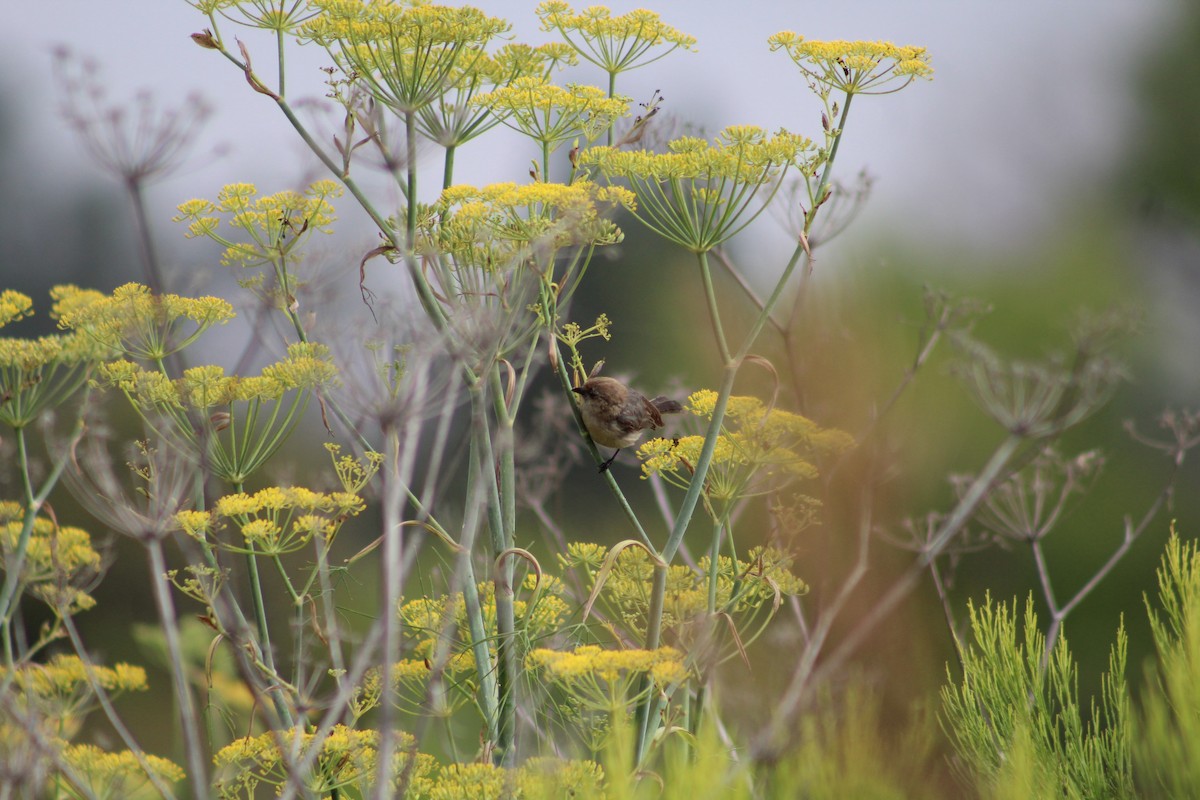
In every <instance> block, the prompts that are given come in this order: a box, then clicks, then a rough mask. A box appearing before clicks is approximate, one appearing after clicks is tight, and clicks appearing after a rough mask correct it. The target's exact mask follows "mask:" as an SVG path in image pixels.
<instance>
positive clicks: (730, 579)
mask: <svg viewBox="0 0 1200 800" xmlns="http://www.w3.org/2000/svg"><path fill="white" fill-rule="evenodd" d="M604 556H605V549H604V548H603V547H601V546H600V545H596V544H591V543H587V542H582V543H572V544H570V545H568V547H567V556H566V558H563V559H562V561H563V563H564V566H571V567H574V566H581V567H583V569H584V571H585V573H586V575H587V577H588V579H589V580H591V581H593V582H594V581H595V580H597V578H598V576H599V572H600V570H599V568H598V567H599V565H600V564H602V562H603V560H604ZM792 561H793V560H792V557H791V556H790V555H788V554H787V553H785V552H783V551H781V550H778V549H776V548H769V547H768V548H763V547H755V548H753V549H751V550H750V552H749V553H748V554H747V559H746V560H745V561H743V560H740V559H739V560H737V561H736V562H735V561H734V560H733V559H730V558H729V557H727V556H721V557H720V558H719V559H718V561H717V569H716V575H715V579H716V582H717V588H716V609H717V610H718V611H724V612H728V613H739V614H753V613H755V612H757V611H759V610H760V609H762V608H763V607H764V606H765V605H767V604H769V603H770V604H774V603H775V602H776V601H777V600H778V599H779V598H780V597H782V596H784V595H799V594H804V593H805V592H807V591H808V586H807V585H806V584H805V583H804V581H802V580H801V579H800V578H798V577H796V575H795V574H794V573H793V572H792ZM709 565H710V561H709V559H708V557H707V556H706V557H704V558H702V559H700V561H699V563H698V565H697V566H698V567H699V569H698V570H693V569H691V568H690V567H687V566H684V565H681V564H679V565H673V566H671V567H669V568H668V570H667V589H666V593H665V595H664V601H663V625H664V626H665V627H668V628H679V627H680V626H682V625H684V624H686V623H688V622H690V621H692V620H694V619H698V618H700V617H702V616H703V615H705V614H706V613H707V612H708V607H709V606H708V604H709V585H708V581H709V572H710V571H711V570H710V567H709ZM653 578H654V564H653V563H652V562H651V560H650V558H649V556H648V555H647V554H646V552H645V551H644V550H642V549H641V548H637V547H629V548H626V549H625V550H622V551H621V553H620V555H619V556H617V559H616V561H615V562H614V563H613V566H612V569H611V570H610V571H609V572H608V574H607V575H606V577H605V581H604V586H603V590H602V597H603V598H604V599H605V601H606V602H608V603H609V604H611V606H612V608H613V609H614V611H615V613H616V615H617V616H618V617H619V618H620V619H621V620H622V621H623V622H624V623H625V625H626V626H627V627H628V628H629V629H630V630H633V631H641V630H642V629H643V628H644V626H645V622H646V616H647V614H648V613H649V606H650V597H649V592H648V590H647V587H649V586H650V584H651V582H652V581H653ZM678 634H679V632H677V635H678Z"/></svg>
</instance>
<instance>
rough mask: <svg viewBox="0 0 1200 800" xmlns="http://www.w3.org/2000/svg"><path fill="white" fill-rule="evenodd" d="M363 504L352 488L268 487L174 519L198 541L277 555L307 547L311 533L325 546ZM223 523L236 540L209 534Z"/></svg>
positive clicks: (230, 497)
mask: <svg viewBox="0 0 1200 800" xmlns="http://www.w3.org/2000/svg"><path fill="white" fill-rule="evenodd" d="M365 508H366V501H364V500H363V499H362V498H361V497H360V496H359V495H357V494H355V493H353V492H332V493H324V492H314V491H312V490H311V489H306V488H304V487H303V486H291V487H287V488H282V487H278V486H269V487H267V488H266V489H262V490H260V491H258V492H255V493H254V494H246V493H245V492H239V493H237V494H230V495H226V496H224V497H222V498H221V499H219V500H217V502H216V504H215V505H214V507H213V510H212V511H195V510H190V511H181V512H180V513H179V514H177V515H176V517H175V519H176V522H178V524H179V527H180V528H181V529H182V530H183V531H184V532H185V533H187V534H188V535H190V536H193V537H195V538H196V539H199V540H201V541H212V542H213V543H215V544H217V545H218V546H220V547H222V548H224V549H227V550H231V551H233V552H237V553H249V552H255V553H261V554H264V555H270V556H278V555H283V554H284V553H291V552H294V551H296V550H299V549H300V548H302V547H305V546H307V545H308V543H309V542H310V541H312V539H313V537H318V538H319V539H320V540H321V541H322V542H323V544H324V545H326V546H327V545H328V543H329V542H330V541H332V540H333V538H334V537H335V536H336V535H337V532H338V530H339V529H340V528H341V526H342V523H343V522H345V521H346V519H348V518H350V517H353V516H357V515H358V514H360V513H362V511H363V510H364V509H365ZM227 524H228V525H230V526H232V527H235V528H237V530H238V531H239V533H240V535H241V542H240V543H231V542H224V541H222V540H220V539H215V537H214V534H215V533H216V532H217V531H219V530H220V529H221V528H222V527H224V526H225V525H227Z"/></svg>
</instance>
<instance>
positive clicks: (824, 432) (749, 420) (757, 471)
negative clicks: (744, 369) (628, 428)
mask: <svg viewBox="0 0 1200 800" xmlns="http://www.w3.org/2000/svg"><path fill="white" fill-rule="evenodd" d="M716 402H717V393H716V392H714V391H711V390H707V389H705V390H701V391H698V392H695V393H693V394H692V395H691V397H689V398H688V403H687V406H686V408H685V410H686V411H688V412H689V413H691V414H692V415H694V416H695V417H696V418H698V419H701V420H711V419H712V415H713V410H714V408H715V407H716ZM703 445H704V437H703V436H700V435H692V436H681V437H679V438H678V439H651V440H650V441H648V442H646V443H644V444H643V445H642V446H641V447H639V448H638V456H639V458H641V459H642V472H643V473H644V475H646V476H649V475H661V476H662V477H663V478H664V479H666V480H667V481H669V482H670V483H672V484H674V485H676V486H679V487H681V488H687V486H688V485H689V484H690V482H691V477H692V470H693V469H694V467H695V465H696V463H697V462H698V461H699V459H700V451H701V449H702V447H703ZM853 446H854V439H853V437H851V436H850V435H849V434H848V433H846V432H844V431H840V430H836V429H827V428H821V427H820V426H819V425H817V424H816V423H815V422H813V421H812V420H810V419H808V418H807V417H803V416H801V415H799V414H794V413H792V412H789V411H783V410H781V409H777V408H767V407H766V406H765V405H764V404H763V402H762V401H761V400H759V399H758V398H755V397H731V398H730V399H729V404H728V406H727V408H726V412H725V420H724V423H723V426H722V433H721V434H720V436H719V437H718V439H717V442H716V446H715V449H714V450H713V460H712V465H711V467H710V468H709V475H708V498H709V499H710V500H713V501H719V502H721V503H724V504H729V503H732V502H733V501H735V500H737V499H738V498H741V497H747V496H750V495H754V494H762V493H764V492H767V491H773V490H777V489H778V488H780V487H781V486H782V485H785V484H787V483H790V482H793V481H796V480H808V479H811V478H815V477H816V476H817V468H816V466H815V464H813V459H814V458H817V457H823V456H828V455H833V454H837V453H841V452H843V451H845V450H848V449H849V448H851V447H853Z"/></svg>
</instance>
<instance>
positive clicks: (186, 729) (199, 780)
mask: <svg viewBox="0 0 1200 800" xmlns="http://www.w3.org/2000/svg"><path fill="white" fill-rule="evenodd" d="M146 550H147V553H148V554H149V557H150V559H149V560H150V585H151V587H152V588H153V590H154V602H155V604H156V605H157V606H158V618H159V621H160V622H161V623H162V627H163V637H164V639H165V640H166V644H167V659H168V661H169V663H170V665H171V685H172V687H173V688H174V690H175V703H176V709H177V711H178V714H179V723H180V728H181V729H182V731H183V749H184V753H185V755H186V758H187V765H188V779H189V781H190V782H191V786H192V794H193V796H195V797H205V796H206V793H207V792H208V769H207V764H206V763H205V759H204V754H203V750H202V749H201V746H200V725H199V723H198V721H197V719H196V706H195V702H194V700H193V698H192V690H191V687H190V686H188V679H187V668H186V666H185V665H184V663H183V646H182V645H181V644H180V641H179V620H178V618H177V617H176V615H175V605H174V603H173V602H172V601H171V592H170V590H169V589H168V588H167V578H166V573H167V562H166V559H165V558H164V557H163V549H162V541H161V540H159V539H157V538H155V539H150V540H149V541H148V542H147V543H146Z"/></svg>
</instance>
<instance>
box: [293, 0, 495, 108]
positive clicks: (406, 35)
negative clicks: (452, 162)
mask: <svg viewBox="0 0 1200 800" xmlns="http://www.w3.org/2000/svg"><path fill="white" fill-rule="evenodd" d="M312 5H313V6H314V7H315V8H318V9H320V11H321V12H322V13H321V14H320V15H319V16H317V17H315V18H314V19H311V20H309V21H308V22H307V23H306V24H305V25H304V26H303V29H302V34H303V35H304V36H305V37H307V38H310V39H312V40H313V41H315V42H316V43H317V44H319V45H321V46H322V47H324V48H326V49H327V50H328V51H329V52H330V54H331V55H333V57H334V59H335V60H336V62H337V64H338V66H339V67H340V68H341V69H342V71H343V72H344V73H346V74H347V75H349V76H352V78H353V79H354V80H356V81H358V82H359V83H360V84H361V85H362V86H363V87H364V88H366V89H367V90H368V91H369V92H370V93H371V95H372V96H373V97H374V98H375V99H376V101H378V102H380V103H382V104H384V105H386V106H388V107H389V108H391V109H392V110H393V111H395V112H397V113H400V114H404V113H411V112H415V111H418V110H420V109H421V108H423V107H424V106H427V105H429V104H430V103H432V102H433V101H434V100H436V99H437V98H438V97H439V96H441V95H442V94H443V93H444V92H446V91H449V90H451V89H453V88H454V86H455V82H456V81H461V80H463V78H464V75H465V74H467V73H468V72H469V71H470V70H471V69H472V68H473V67H474V65H475V64H476V63H477V62H481V61H482V59H483V52H484V47H485V46H486V45H487V43H488V42H490V41H491V40H492V39H493V38H495V37H496V36H499V35H501V34H504V33H506V32H507V31H508V30H509V27H510V26H509V24H508V22H506V21H505V20H503V19H500V18H498V17H489V16H487V15H485V14H484V13H483V12H482V11H480V10H478V9H476V8H472V7H470V6H462V7H453V6H442V5H436V4H433V3H425V2H422V3H399V2H390V0H370V2H366V3H364V2H362V1H361V0H315V2H313V4H312Z"/></svg>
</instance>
